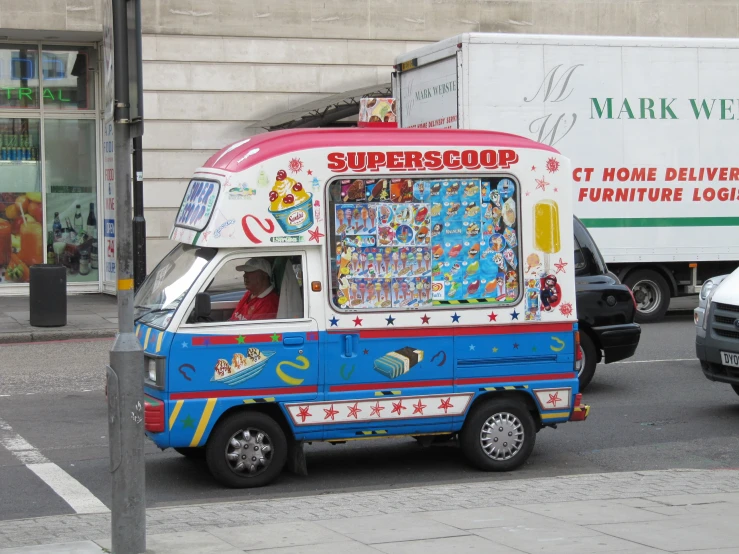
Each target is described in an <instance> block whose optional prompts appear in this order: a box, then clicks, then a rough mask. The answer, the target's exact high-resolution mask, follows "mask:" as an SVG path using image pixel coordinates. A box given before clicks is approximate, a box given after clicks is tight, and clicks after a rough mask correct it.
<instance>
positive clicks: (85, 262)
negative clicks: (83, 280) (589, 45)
mask: <svg viewBox="0 0 739 554" xmlns="http://www.w3.org/2000/svg"><path fill="white" fill-rule="evenodd" d="M88 273H90V253H89V252H88V251H87V250H81V251H80V275H87V274H88Z"/></svg>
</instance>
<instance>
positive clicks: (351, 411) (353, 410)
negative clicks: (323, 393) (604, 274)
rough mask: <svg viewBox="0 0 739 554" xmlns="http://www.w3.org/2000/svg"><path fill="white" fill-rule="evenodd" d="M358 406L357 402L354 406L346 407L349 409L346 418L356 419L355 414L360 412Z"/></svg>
mask: <svg viewBox="0 0 739 554" xmlns="http://www.w3.org/2000/svg"><path fill="white" fill-rule="evenodd" d="M358 404H359V402H355V403H354V406H347V407H348V408H349V414H348V415H347V416H346V417H353V418H354V419H358V417H359V416H358V415H357V414H359V412H361V411H362V410H360V409H359V406H358Z"/></svg>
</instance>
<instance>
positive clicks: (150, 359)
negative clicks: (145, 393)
mask: <svg viewBox="0 0 739 554" xmlns="http://www.w3.org/2000/svg"><path fill="white" fill-rule="evenodd" d="M166 367H167V359H166V358H164V357H163V356H159V357H157V356H151V355H148V354H147V355H146V356H145V357H144V381H145V382H146V384H147V385H148V386H150V387H154V388H157V389H160V390H164V372H165V369H166Z"/></svg>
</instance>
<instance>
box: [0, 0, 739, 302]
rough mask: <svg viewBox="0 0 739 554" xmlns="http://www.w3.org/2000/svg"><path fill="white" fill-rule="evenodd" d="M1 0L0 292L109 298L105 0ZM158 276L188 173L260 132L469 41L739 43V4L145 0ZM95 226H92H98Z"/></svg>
mask: <svg viewBox="0 0 739 554" xmlns="http://www.w3.org/2000/svg"><path fill="white" fill-rule="evenodd" d="M109 1H110V0H26V2H23V3H18V2H11V1H10V0H0V87H2V90H0V295H7V294H27V293H28V285H27V281H28V267H30V266H31V265H33V264H36V263H46V262H56V263H62V264H63V265H65V266H66V267H67V281H68V290H69V292H70V293H73V292H98V291H101V290H103V288H104V287H103V280H104V273H105V272H104V269H103V268H104V260H105V257H106V252H107V249H108V248H109V247H108V245H107V241H106V237H105V235H106V230H105V229H104V218H105V216H104V213H105V207H106V206H105V196H106V194H105V190H104V183H105V179H104V163H103V158H104V155H105V152H104V149H105V146H104V143H105V141H104V136H103V134H104V129H103V114H102V112H101V106H102V104H103V103H102V87H103V85H102V75H103V71H102V69H101V68H102V65H103V56H102V50H103V49H102V48H101V46H102V41H103V2H109ZM142 21H143V25H144V37H143V57H144V62H143V72H144V73H143V75H144V109H145V116H146V127H145V134H144V139H143V142H144V195H145V196H144V198H145V216H146V221H147V237H148V239H147V256H148V260H147V266H148V268H149V269H151V268H152V267H153V265H154V264H155V263H156V262H157V261H158V260H159V259H160V258H161V257H162V256H163V255H164V254H165V253H166V252H167V251H168V250H169V249H170V248H171V246H172V244H171V243H170V241H169V240H168V239H167V236H168V234H169V230H170V228H171V226H172V223H173V220H174V217H175V214H176V210H177V207H178V206H179V203H180V200H181V198H182V195H183V194H184V191H185V188H186V185H187V182H188V179H189V176H190V174H191V173H192V171H193V170H194V169H195V168H197V167H198V166H200V165H201V164H202V163H203V162H204V161H205V160H206V159H207V158H208V157H209V156H210V155H211V154H212V153H214V152H215V151H217V150H218V149H220V148H221V147H222V146H224V145H226V144H228V143H230V142H233V141H236V140H238V139H242V138H244V137H246V136H249V135H252V134H255V133H259V132H264V129H263V128H260V127H259V126H258V123H259V122H260V121H262V120H264V119H265V118H268V117H270V116H274V115H276V114H279V113H281V112H285V111H288V110H289V109H291V108H295V107H296V106H299V105H302V104H305V103H307V102H311V101H314V100H320V99H321V98H324V97H326V96H329V95H331V94H334V93H340V92H342V91H347V90H351V89H357V88H360V87H365V86H367V87H369V86H373V85H381V84H383V83H388V82H389V81H390V72H391V65H392V63H393V60H394V58H395V56H396V55H397V54H399V53H402V52H405V51H408V50H410V49H414V48H416V47H418V46H420V45H423V44H426V43H429V42H433V41H436V40H440V39H443V38H446V37H449V36H452V35H454V34H457V33H461V32H470V31H475V32H506V33H551V34H594V35H627V36H684V37H722V38H735V37H737V36H739V0H720V1H719V0H715V1H714V0H692V1H691V0H673V1H663V0H659V1H658V0H404V1H402V2H398V1H397V0H199V1H195V0H142ZM98 223H99V224H98Z"/></svg>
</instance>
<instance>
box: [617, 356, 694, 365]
mask: <svg viewBox="0 0 739 554" xmlns="http://www.w3.org/2000/svg"><path fill="white" fill-rule="evenodd" d="M693 361H695V362H697V361H698V358H673V359H671V360H628V361H626V362H613V365H616V364H656V363H662V362H693Z"/></svg>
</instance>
